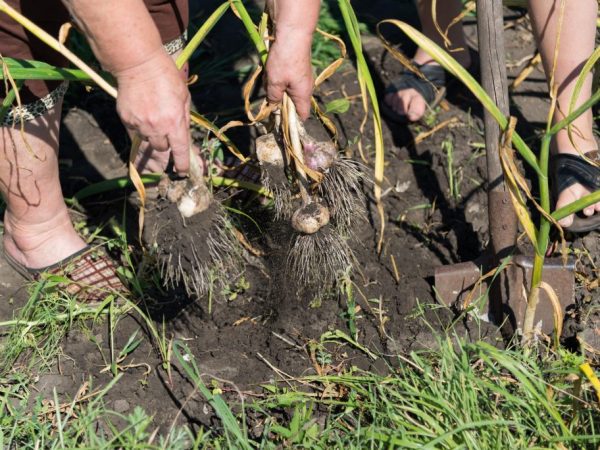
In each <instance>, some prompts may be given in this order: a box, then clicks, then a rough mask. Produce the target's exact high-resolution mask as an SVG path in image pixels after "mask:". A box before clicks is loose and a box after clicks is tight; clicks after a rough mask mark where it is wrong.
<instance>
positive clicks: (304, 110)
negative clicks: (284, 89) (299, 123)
mask: <svg viewBox="0 0 600 450" xmlns="http://www.w3.org/2000/svg"><path fill="white" fill-rule="evenodd" d="M290 98H291V99H292V101H293V102H294V105H296V111H297V112H298V116H300V119H302V120H306V119H308V116H310V94H308V95H290Z"/></svg>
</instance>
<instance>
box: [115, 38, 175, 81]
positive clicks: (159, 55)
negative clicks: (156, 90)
mask: <svg viewBox="0 0 600 450" xmlns="http://www.w3.org/2000/svg"><path fill="white" fill-rule="evenodd" d="M170 66H173V68H175V63H174V61H173V60H172V59H171V57H170V56H169V55H168V54H167V52H166V51H165V49H164V48H163V47H162V46H161V47H158V48H157V49H156V50H154V51H151V52H150V53H149V54H147V55H146V56H145V57H144V58H143V59H141V60H140V61H139V62H136V63H133V64H130V65H123V67H121V68H113V69H112V70H110V72H111V73H112V74H113V75H114V77H115V78H116V79H117V82H119V83H123V82H127V81H131V80H136V81H140V80H141V81H143V80H147V79H152V78H155V77H156V76H159V75H160V74H161V73H162V72H164V71H165V70H168V69H169V67H170Z"/></svg>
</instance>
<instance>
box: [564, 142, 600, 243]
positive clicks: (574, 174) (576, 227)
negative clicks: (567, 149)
mask: <svg viewBox="0 0 600 450" xmlns="http://www.w3.org/2000/svg"><path fill="white" fill-rule="evenodd" d="M586 159H589V160H591V161H594V162H596V163H600V154H599V152H598V150H594V151H591V152H588V153H586V154H585V158H582V157H581V156H578V155H572V154H569V153H559V154H557V155H555V156H554V181H555V183H554V184H555V192H556V194H555V197H556V198H558V194H559V193H561V192H562V191H564V190H565V189H567V188H568V187H570V186H572V185H574V184H575V183H579V184H581V185H582V186H584V187H585V188H587V189H589V190H590V191H592V192H594V191H598V190H600V167H598V166H596V165H594V164H590V163H589V162H588V161H586ZM599 228H600V214H599V213H596V214H594V215H592V216H589V217H588V216H585V215H584V214H583V212H581V211H580V212H578V213H576V214H575V217H574V218H573V223H572V224H571V225H570V226H568V227H564V229H565V230H567V231H571V232H573V233H585V232H588V231H592V230H595V229H599Z"/></svg>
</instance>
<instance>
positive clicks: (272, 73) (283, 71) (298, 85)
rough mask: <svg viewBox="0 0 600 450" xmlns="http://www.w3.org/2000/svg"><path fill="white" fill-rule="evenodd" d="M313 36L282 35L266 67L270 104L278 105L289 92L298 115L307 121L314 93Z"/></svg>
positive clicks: (272, 49)
mask: <svg viewBox="0 0 600 450" xmlns="http://www.w3.org/2000/svg"><path fill="white" fill-rule="evenodd" d="M311 40H312V33H311V34H310V35H298V34H296V35H294V33H289V34H283V33H282V34H281V35H278V36H277V37H276V39H275V42H274V43H273V44H272V45H271V48H270V50H269V58H268V59H267V64H266V79H265V81H266V83H265V84H266V90H267V100H268V101H269V103H272V104H277V103H281V101H282V100H283V94H284V93H287V94H288V95H289V96H290V98H291V100H292V101H293V102H294V105H295V106H296V110H297V111H298V115H299V116H300V118H301V119H302V120H306V119H307V118H308V116H309V115H310V99H311V96H312V91H313V84H314V82H313V73H312V66H311V54H310V46H311Z"/></svg>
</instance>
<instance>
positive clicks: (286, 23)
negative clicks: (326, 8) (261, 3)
mask: <svg viewBox="0 0 600 450" xmlns="http://www.w3.org/2000/svg"><path fill="white" fill-rule="evenodd" d="M268 3H269V11H270V13H271V19H272V20H273V23H274V28H275V30H274V33H275V40H284V41H292V42H295V43H296V44H306V45H309V46H310V44H311V42H312V36H313V33H314V31H315V28H316V26H317V20H318V19H319V9H320V7H321V1H320V0H301V1H299V0H268Z"/></svg>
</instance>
